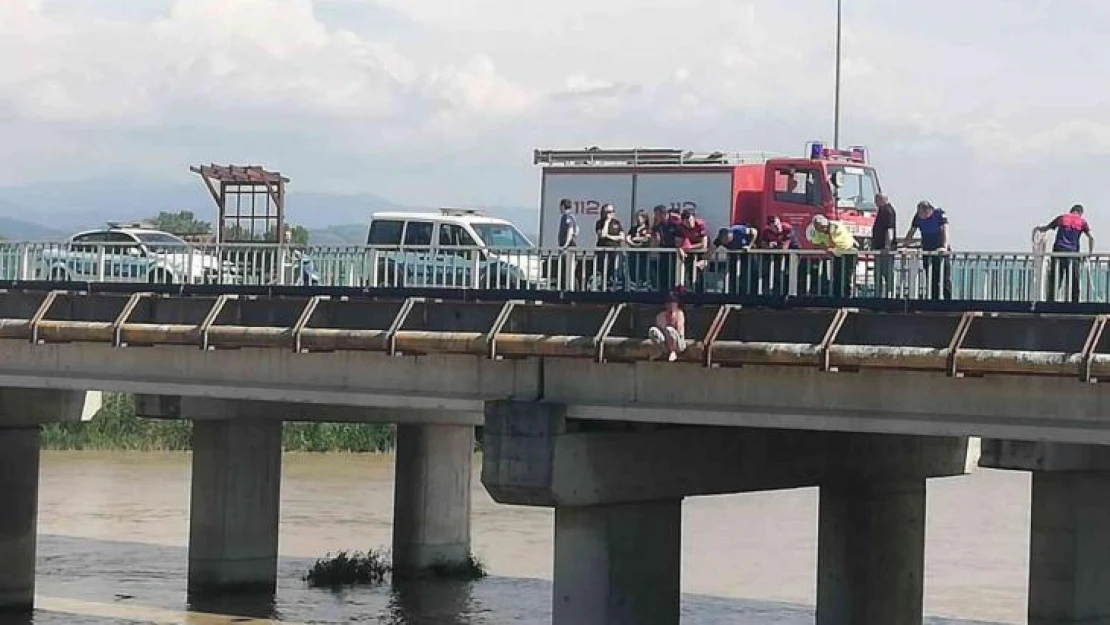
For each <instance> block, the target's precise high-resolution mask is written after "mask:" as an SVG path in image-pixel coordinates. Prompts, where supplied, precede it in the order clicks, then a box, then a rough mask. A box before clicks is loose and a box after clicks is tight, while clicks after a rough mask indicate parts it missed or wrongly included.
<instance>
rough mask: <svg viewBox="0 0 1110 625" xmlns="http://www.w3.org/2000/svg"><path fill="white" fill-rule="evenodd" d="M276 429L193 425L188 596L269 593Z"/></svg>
mask: <svg viewBox="0 0 1110 625" xmlns="http://www.w3.org/2000/svg"><path fill="white" fill-rule="evenodd" d="M280 498H281V422H280V421H254V420H231V419H228V420H219V421H196V422H194V423H193V485H192V508H191V509H190V518H189V592H190V594H194V593H195V594H203V593H205V592H228V591H242V592H273V591H274V589H275V587H276V583H277V555H278V518H279V512H280Z"/></svg>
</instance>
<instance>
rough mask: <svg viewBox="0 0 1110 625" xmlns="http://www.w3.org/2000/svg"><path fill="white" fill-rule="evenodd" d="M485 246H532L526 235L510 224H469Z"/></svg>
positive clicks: (497, 247) (504, 247) (503, 247)
mask: <svg viewBox="0 0 1110 625" xmlns="http://www.w3.org/2000/svg"><path fill="white" fill-rule="evenodd" d="M471 226H473V227H474V230H475V231H476V232H477V233H478V236H479V237H481V239H482V241H483V242H484V243H485V244H486V247H489V248H492V249H507V248H521V247H532V242H531V241H529V240H528V237H526V236H524V235H523V234H521V233H520V231H519V230H517V229H516V228H514V227H513V225H512V224H471Z"/></svg>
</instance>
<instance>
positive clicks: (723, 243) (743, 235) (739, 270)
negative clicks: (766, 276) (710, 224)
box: [713, 224, 759, 295]
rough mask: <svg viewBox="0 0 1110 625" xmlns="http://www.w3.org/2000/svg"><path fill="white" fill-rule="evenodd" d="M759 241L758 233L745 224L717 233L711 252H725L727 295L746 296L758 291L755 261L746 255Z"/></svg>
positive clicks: (757, 273) (757, 271)
mask: <svg viewBox="0 0 1110 625" xmlns="http://www.w3.org/2000/svg"><path fill="white" fill-rule="evenodd" d="M758 239H759V231H758V230H756V229H755V228H752V227H751V226H749V225H747V224H736V225H734V226H732V227H730V228H721V229H720V230H718V231H717V238H716V239H714V240H713V250H714V251H716V250H720V249H723V250H726V252H727V254H728V261H727V269H726V272H725V273H726V275H727V278H726V280H727V282H726V285H727V289H728V292H729V293H736V294H739V295H748V294H750V293H754V292H755V291H757V290H758V289H759V270H758V266H757V265H756V263H755V262H754V261H755V259H753V258H751V257H749V256H748V254H747V253H746V252H747V251H748V250H750V249H752V247H753V246H754V245H755V242H756V240H758Z"/></svg>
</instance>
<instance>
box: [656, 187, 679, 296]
mask: <svg viewBox="0 0 1110 625" xmlns="http://www.w3.org/2000/svg"><path fill="white" fill-rule="evenodd" d="M681 224H682V217H681V211H680V210H679V209H678V207H676V206H671V207H669V208H668V207H667V206H665V205H663V204H660V205H659V206H656V207H655V224H654V225H653V226H652V238H653V239H654V243H655V247H658V248H660V249H665V250H670V251H667V252H661V253H660V254H659V256H658V257H657V258H656V261H655V266H656V270H655V271H654V272H653V274H654V275H655V276H656V277H657V278H658V280H659V284H658V285H657V286H658V287H659V288H660V289H661V290H663V291H664V292H670V290H671V289H672V288H673V287H674V284H675V275H676V273H677V272H676V267H677V263H678V252H677V249H678V238H679V236H678V235H679V227H680V226H681Z"/></svg>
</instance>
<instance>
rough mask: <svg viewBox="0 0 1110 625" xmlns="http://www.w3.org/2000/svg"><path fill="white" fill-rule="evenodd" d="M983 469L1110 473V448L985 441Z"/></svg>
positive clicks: (981, 458) (1033, 442)
mask: <svg viewBox="0 0 1110 625" xmlns="http://www.w3.org/2000/svg"><path fill="white" fill-rule="evenodd" d="M982 450H983V451H982V455H981V457H980V459H979V466H981V467H986V468H991V469H1008V470H1011V471H1110V446H1103V445H1075V444H1063V443H1046V442H1035V441H1012V440H997V439H985V440H983V443H982Z"/></svg>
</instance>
